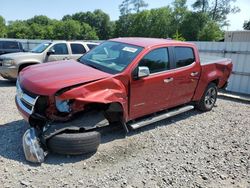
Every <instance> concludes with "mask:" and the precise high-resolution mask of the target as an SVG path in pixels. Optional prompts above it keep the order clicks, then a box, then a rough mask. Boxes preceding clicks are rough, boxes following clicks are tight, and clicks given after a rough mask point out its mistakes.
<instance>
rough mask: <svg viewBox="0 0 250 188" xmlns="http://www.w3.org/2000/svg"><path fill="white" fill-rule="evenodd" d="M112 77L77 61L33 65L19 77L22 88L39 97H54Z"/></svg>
mask: <svg viewBox="0 0 250 188" xmlns="http://www.w3.org/2000/svg"><path fill="white" fill-rule="evenodd" d="M109 76H111V75H110V74H108V73H105V72H102V71H99V70H97V69H94V68H92V67H89V66H87V65H84V64H81V63H79V62H77V61H75V60H69V61H58V62H51V63H45V64H40V65H33V66H30V67H27V68H26V69H24V70H23V71H22V72H21V73H20V76H19V82H20V84H21V86H22V87H23V88H25V89H27V90H28V91H30V92H32V93H35V94H38V95H46V96H49V95H53V94H55V93H56V92H57V91H59V90H60V89H63V88H66V87H69V86H74V85H77V84H84V83H87V82H92V81H95V80H100V79H103V78H107V77H109Z"/></svg>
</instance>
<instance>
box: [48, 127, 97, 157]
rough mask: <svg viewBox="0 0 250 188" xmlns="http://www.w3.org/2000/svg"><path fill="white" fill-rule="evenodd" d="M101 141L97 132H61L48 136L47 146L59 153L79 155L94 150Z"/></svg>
mask: <svg viewBox="0 0 250 188" xmlns="http://www.w3.org/2000/svg"><path fill="white" fill-rule="evenodd" d="M100 142H101V135H100V133H99V132H96V131H92V132H84V133H63V134H58V135H55V136H53V137H52V138H50V139H49V140H48V142H47V146H48V148H49V149H50V150H51V151H53V152H55V153H59V154H66V155H80V154H86V153H92V152H96V151H97V148H98V146H99V145H100Z"/></svg>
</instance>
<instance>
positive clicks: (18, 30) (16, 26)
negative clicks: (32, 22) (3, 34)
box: [7, 20, 31, 39]
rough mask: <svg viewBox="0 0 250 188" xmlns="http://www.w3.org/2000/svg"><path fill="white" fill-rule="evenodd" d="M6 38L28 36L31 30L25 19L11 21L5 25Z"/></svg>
mask: <svg viewBox="0 0 250 188" xmlns="http://www.w3.org/2000/svg"><path fill="white" fill-rule="evenodd" d="M7 36H8V38H23V39H25V38H27V39H28V38H30V36H31V31H30V28H29V26H28V24H27V23H26V22H25V21H20V20H17V21H13V22H10V23H9V25H8V26H7Z"/></svg>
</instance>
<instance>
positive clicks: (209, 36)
mask: <svg viewBox="0 0 250 188" xmlns="http://www.w3.org/2000/svg"><path fill="white" fill-rule="evenodd" d="M198 37H199V40H201V41H219V40H221V39H222V38H223V32H222V31H221V29H220V26H219V25H218V24H217V23H216V22H214V21H213V20H211V21H208V22H207V24H206V25H205V26H204V27H203V29H202V30H201V31H200V32H199V36H198Z"/></svg>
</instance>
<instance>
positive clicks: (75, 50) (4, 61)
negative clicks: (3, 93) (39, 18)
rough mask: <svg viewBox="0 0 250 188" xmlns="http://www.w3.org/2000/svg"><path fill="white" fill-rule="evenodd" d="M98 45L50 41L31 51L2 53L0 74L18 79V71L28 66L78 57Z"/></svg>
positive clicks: (94, 43) (11, 78)
mask: <svg viewBox="0 0 250 188" xmlns="http://www.w3.org/2000/svg"><path fill="white" fill-rule="evenodd" d="M97 45H98V43H96V42H82V41H48V42H44V43H41V44H39V45H38V46H36V47H35V48H34V49H32V50H31V51H30V52H19V53H11V54H5V55H1V56H0V75H1V76H2V77H3V78H5V79H9V80H16V78H17V75H18V73H19V72H20V71H21V70H22V69H23V68H25V67H27V66H30V65H35V64H40V63H46V62H51V61H58V60H65V59H78V58H79V57H81V56H82V55H83V54H84V53H86V52H87V51H89V50H90V49H91V48H93V47H94V46H97Z"/></svg>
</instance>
